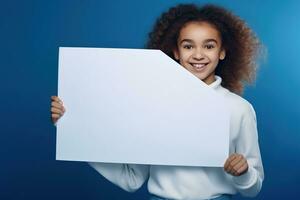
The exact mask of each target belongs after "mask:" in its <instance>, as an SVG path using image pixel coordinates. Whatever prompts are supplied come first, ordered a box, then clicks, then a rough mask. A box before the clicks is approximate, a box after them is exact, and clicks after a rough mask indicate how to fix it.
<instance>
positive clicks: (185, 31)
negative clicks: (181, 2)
mask: <svg viewBox="0 0 300 200" xmlns="http://www.w3.org/2000/svg"><path fill="white" fill-rule="evenodd" d="M178 39H179V41H181V40H184V39H189V40H193V41H195V42H197V41H200V42H201V41H203V40H207V39H214V40H216V41H221V36H220V33H219V31H218V30H217V29H216V28H215V26H214V25H212V24H210V23H208V22H188V23H187V24H185V25H184V26H183V27H182V28H181V30H180V34H179V38H178Z"/></svg>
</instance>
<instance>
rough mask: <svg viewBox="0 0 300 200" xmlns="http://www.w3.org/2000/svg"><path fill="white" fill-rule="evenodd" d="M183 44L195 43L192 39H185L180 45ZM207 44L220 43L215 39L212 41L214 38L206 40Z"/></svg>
mask: <svg viewBox="0 0 300 200" xmlns="http://www.w3.org/2000/svg"><path fill="white" fill-rule="evenodd" d="M183 42H190V43H194V41H193V40H191V39H183V40H181V41H180V43H179V44H182V43H183ZM207 42H215V43H216V44H218V41H217V40H215V39H212V38H210V39H206V40H204V43H207Z"/></svg>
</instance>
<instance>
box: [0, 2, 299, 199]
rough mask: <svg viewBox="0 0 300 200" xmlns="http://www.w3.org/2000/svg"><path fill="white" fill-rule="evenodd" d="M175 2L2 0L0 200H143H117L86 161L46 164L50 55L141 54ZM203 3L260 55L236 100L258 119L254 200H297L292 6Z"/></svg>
mask: <svg viewBox="0 0 300 200" xmlns="http://www.w3.org/2000/svg"><path fill="white" fill-rule="evenodd" d="M179 2H187V1H171V0H168V1H163V0H162V1H121V0H119V1H110V2H109V1H79V0H73V1H71V0H70V1H67V0H64V1H62V0H53V1H42V0H40V1H38V0H37V1H32V0H27V1H22V0H20V1H15V0H11V1H9V0H7V1H5V0H2V1H1V3H0V41H1V43H0V44H1V48H0V51H1V53H0V57H1V59H0V67H1V68H0V69H1V71H0V72H1V73H0V81H1V84H0V88H1V90H0V91H1V93H0V95H1V98H0V111H1V121H0V124H1V145H0V152H1V161H0V162H1V164H0V184H1V185H0V199H18V200H19V199H133V200H137V199H146V196H147V190H146V187H145V186H144V187H143V188H142V189H141V190H139V191H138V192H136V193H134V194H131V193H126V192H124V191H122V190H121V189H119V188H117V187H115V186H114V185H112V184H111V183H110V182H108V181H106V180H105V179H104V178H103V177H101V176H100V175H99V174H97V173H96V172H95V171H94V170H93V169H92V168H90V167H89V166H88V165H87V164H85V163H80V162H59V161H55V139H56V138H55V137H56V135H55V128H54V127H53V126H52V124H51V123H50V115H49V114H50V113H49V108H50V104H49V103H50V96H51V95H55V94H57V67H58V66H57V62H58V61H57V59H58V47H59V46H86V47H127V48H142V47H143V46H144V44H145V41H146V38H147V33H148V32H149V31H150V30H151V27H152V26H153V23H154V20H155V19H156V18H157V17H158V16H159V14H160V13H161V12H162V11H165V10H166V9H167V8H168V7H170V6H173V5H175V4H177V3H179ZM209 2H213V3H218V4H220V5H223V6H225V7H227V8H229V9H231V10H232V11H234V12H235V13H236V14H238V15H239V16H241V17H242V18H244V19H245V20H246V21H247V22H248V24H249V26H250V27H252V28H253V29H254V30H255V32H256V33H257V34H258V36H259V37H260V38H261V40H262V42H263V43H264V44H265V45H266V46H267V48H268V59H267V60H266V61H265V63H263V64H262V66H261V69H260V73H259V75H258V80H257V83H256V86H255V87H249V88H248V89H247V91H246V93H245V98H246V99H248V100H249V101H250V102H251V103H252V104H253V105H254V107H255V109H256V112H257V116H258V125H259V133H260V136H259V138H260V145H261V152H262V157H263V162H264V167H265V175H266V179H265V182H264V185H263V189H262V191H261V193H260V194H259V195H258V196H257V197H256V199H297V196H299V189H300V170H299V169H300V160H299V153H300V145H299V143H300V116H299V115H300V106H299V102H300V92H299V87H300V79H299V74H300V61H299V52H300V48H299V47H300V38H299V37H300V29H299V27H300V20H299V19H300V12H299V11H298V10H299V8H300V3H298V2H297V1H259V0H254V1H250V0H247V1H233V0H226V1H209ZM199 3H206V2H204V1H199ZM235 199H243V198H242V197H241V196H237V197H235Z"/></svg>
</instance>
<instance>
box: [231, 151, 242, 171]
mask: <svg viewBox="0 0 300 200" xmlns="http://www.w3.org/2000/svg"><path fill="white" fill-rule="evenodd" d="M242 160H243V156H242V155H237V156H236V157H235V159H234V160H232V161H231V162H230V164H229V166H228V170H229V171H230V173H231V174H232V173H234V172H235V168H234V167H235V166H236V165H237V164H238V163H239V162H241V161H242Z"/></svg>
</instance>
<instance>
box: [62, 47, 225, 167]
mask: <svg viewBox="0 0 300 200" xmlns="http://www.w3.org/2000/svg"><path fill="white" fill-rule="evenodd" d="M58 96H59V97H60V98H61V99H62V101H63V102H64V106H65V108H66V112H65V114H64V116H63V117H62V118H61V119H60V120H59V121H58V123H57V145H56V159H57V160H68V161H90V162H105V163H135V164H153V165H180V166H215V167H221V166H223V164H224V162H225V160H226V158H227V157H228V150H229V124H230V123H229V121H230V119H229V118H230V113H229V111H228V109H227V106H226V102H225V99H224V98H223V97H222V95H220V94H218V93H217V92H216V91H214V89H212V88H210V87H209V86H207V85H206V84H205V83H203V82H202V81H200V80H199V79H198V78H197V77H195V76H194V75H193V74H192V73H190V72H189V71H187V70H186V69H185V68H183V67H182V66H181V65H179V64H178V63H177V62H175V61H174V60H172V59H171V58H170V57H168V56H167V55H166V54H164V53H163V52H162V51H160V50H147V49H114V48H74V47H73V48H71V47H60V48H59V77H58Z"/></svg>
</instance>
